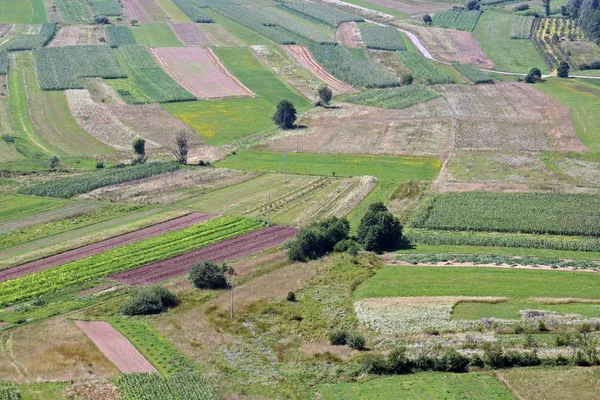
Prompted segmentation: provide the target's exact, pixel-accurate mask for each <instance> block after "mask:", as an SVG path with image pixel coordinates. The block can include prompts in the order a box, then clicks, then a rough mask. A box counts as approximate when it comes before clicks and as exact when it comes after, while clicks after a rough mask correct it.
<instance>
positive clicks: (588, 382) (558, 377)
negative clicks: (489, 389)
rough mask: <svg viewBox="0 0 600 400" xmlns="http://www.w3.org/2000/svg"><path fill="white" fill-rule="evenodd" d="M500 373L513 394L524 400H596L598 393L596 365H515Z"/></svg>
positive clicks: (599, 376) (598, 376) (598, 373)
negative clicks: (522, 366) (547, 366)
mask: <svg viewBox="0 0 600 400" xmlns="http://www.w3.org/2000/svg"><path fill="white" fill-rule="evenodd" d="M502 375H504V379H506V381H507V382H508V384H509V385H510V387H511V388H512V389H513V390H514V392H515V393H517V394H519V395H520V396H521V398H524V399H528V400H563V399H578V400H596V399H598V393H600V370H598V369H597V368H580V367H554V368H515V369H512V370H507V371H504V372H503V373H502Z"/></svg>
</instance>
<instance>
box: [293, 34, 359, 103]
mask: <svg viewBox="0 0 600 400" xmlns="http://www.w3.org/2000/svg"><path fill="white" fill-rule="evenodd" d="M284 48H285V49H286V51H287V52H288V53H289V54H290V55H291V56H292V57H293V58H294V60H296V62H298V63H299V64H300V65H301V66H303V67H304V68H306V69H308V70H309V71H311V72H312V73H313V74H314V75H315V76H316V77H317V78H319V79H321V80H322V81H323V82H326V83H327V84H329V85H330V86H332V87H334V88H335V89H337V90H338V91H340V92H342V93H353V92H355V90H354V88H353V87H352V86H350V85H348V84H347V83H344V82H342V81H340V80H339V79H337V78H336V77H334V76H333V75H331V74H330V73H329V72H327V70H325V68H323V67H322V66H320V65H319V63H318V62H317V60H315V58H314V57H313V55H312V54H311V52H310V50H308V48H307V47H306V46H296V45H290V46H284Z"/></svg>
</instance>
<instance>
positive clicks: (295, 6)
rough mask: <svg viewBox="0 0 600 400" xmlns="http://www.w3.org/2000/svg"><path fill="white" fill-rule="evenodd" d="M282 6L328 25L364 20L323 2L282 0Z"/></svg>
mask: <svg viewBox="0 0 600 400" xmlns="http://www.w3.org/2000/svg"><path fill="white" fill-rule="evenodd" d="M281 7H283V8H285V9H288V10H292V11H295V12H297V13H299V14H301V15H302V16H303V17H310V18H314V19H316V20H317V21H321V22H324V23H326V24H327V25H330V26H333V27H337V26H339V25H340V24H342V23H344V22H352V21H355V22H362V21H364V19H363V18H362V17H360V16H358V15H356V14H352V13H349V12H347V11H344V10H340V9H339V8H334V7H329V6H327V5H325V4H321V3H312V2H311V3H309V2H306V1H302V2H298V1H286V0H283V1H281Z"/></svg>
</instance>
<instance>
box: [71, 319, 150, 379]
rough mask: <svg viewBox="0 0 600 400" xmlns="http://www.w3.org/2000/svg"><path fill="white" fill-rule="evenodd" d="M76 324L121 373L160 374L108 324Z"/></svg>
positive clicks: (84, 322)
mask: <svg viewBox="0 0 600 400" xmlns="http://www.w3.org/2000/svg"><path fill="white" fill-rule="evenodd" d="M75 324H76V325H77V326H78V327H80V328H81V330H83V332H84V333H85V334H86V335H87V336H88V337H89V338H90V339H91V340H92V341H93V342H94V344H95V345H96V346H98V348H99V349H100V351H101V352H102V353H103V354H104V355H105V356H106V357H107V358H108V359H109V360H110V361H112V363H113V364H115V366H116V367H117V368H119V370H121V372H124V373H133V372H150V373H158V371H157V370H156V368H154V366H153V365H152V364H150V362H149V361H148V360H146V359H145V358H144V356H143V355H142V354H141V353H140V352H139V351H137V350H136V348H135V347H133V345H132V344H131V342H129V340H127V338H125V336H123V335H121V334H120V333H119V332H118V331H117V330H116V329H115V328H113V327H112V326H111V325H110V324H109V323H108V322H96V321H93V322H86V321H75Z"/></svg>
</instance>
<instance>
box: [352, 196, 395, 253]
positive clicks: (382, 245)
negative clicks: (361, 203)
mask: <svg viewBox="0 0 600 400" xmlns="http://www.w3.org/2000/svg"><path fill="white" fill-rule="evenodd" d="M401 239H402V225H400V221H399V220H398V218H396V217H394V216H393V215H392V213H391V212H389V211H388V209H387V207H386V206H385V205H384V204H383V203H382V202H376V203H373V204H371V205H370V206H369V209H368V210H367V212H366V213H365V215H364V216H363V217H362V219H361V220H360V224H359V225H358V233H357V240H358V242H359V243H361V244H362V245H363V246H364V248H365V250H367V251H377V252H380V251H384V250H394V249H395V248H397V247H398V246H399V245H400V242H401Z"/></svg>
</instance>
